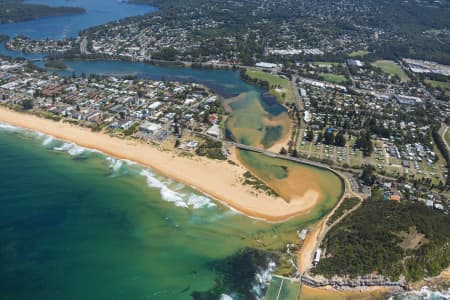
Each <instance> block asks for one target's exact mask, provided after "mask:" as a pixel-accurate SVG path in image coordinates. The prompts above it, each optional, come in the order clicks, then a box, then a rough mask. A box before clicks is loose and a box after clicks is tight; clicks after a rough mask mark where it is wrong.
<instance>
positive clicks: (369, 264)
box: [313, 192, 450, 281]
mask: <svg viewBox="0 0 450 300" xmlns="http://www.w3.org/2000/svg"><path fill="white" fill-rule="evenodd" d="M321 247H322V248H323V249H325V256H326V258H323V259H322V260H321V261H320V263H319V264H318V266H317V267H316V268H315V269H313V272H314V273H316V274H322V275H325V276H327V277H331V276H333V275H340V276H342V275H351V276H358V275H367V274H371V273H377V274H381V275H384V276H387V277H390V278H391V279H394V280H396V279H397V278H399V276H400V275H404V276H405V278H406V279H407V280H408V281H419V280H421V279H423V278H424V277H427V276H436V275H438V274H440V272H441V271H443V270H444V269H445V268H447V267H448V266H449V265H450V217H449V216H447V215H444V214H443V213H441V212H436V211H435V210H433V209H431V208H429V207H426V206H425V205H424V204H422V203H411V202H405V203H397V202H395V201H383V195H382V193H380V192H375V193H374V196H372V197H371V198H370V199H368V200H366V201H364V202H363V204H362V205H361V207H360V208H358V209H357V210H356V211H355V212H354V213H352V214H351V215H350V216H348V217H347V218H346V219H344V220H343V221H342V222H341V223H339V224H338V225H337V226H335V227H334V228H332V229H331V230H330V232H329V233H328V234H327V236H326V237H325V240H324V242H323V243H322V245H321Z"/></svg>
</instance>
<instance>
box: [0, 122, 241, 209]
mask: <svg viewBox="0 0 450 300" xmlns="http://www.w3.org/2000/svg"><path fill="white" fill-rule="evenodd" d="M0 130H5V131H9V132H24V133H32V134H33V135H34V137H35V138H42V137H44V138H45V139H44V140H43V141H42V143H41V144H42V145H43V146H48V145H50V144H51V143H52V142H55V141H56V142H60V143H62V144H61V145H57V146H54V147H50V148H48V149H49V150H55V151H61V152H66V153H68V154H69V155H70V156H78V155H81V154H83V153H84V152H91V153H99V154H101V155H102V156H104V159H105V160H106V161H108V162H109V168H110V169H112V170H113V172H117V171H119V170H120V168H121V167H122V166H123V165H124V163H125V164H127V165H129V166H132V165H138V166H140V167H141V168H142V170H141V172H140V175H142V176H144V177H145V178H146V179H147V185H148V186H150V187H152V188H158V189H159V190H160V194H161V197H162V198H163V200H165V201H167V202H172V203H174V204H175V205H176V206H178V207H184V208H193V209H199V208H211V207H216V206H217V205H216V204H215V203H214V202H213V201H212V199H211V198H210V197H208V196H204V195H200V194H196V193H195V192H180V190H182V189H184V188H186V187H187V186H186V185H184V184H182V183H179V182H174V181H172V180H171V179H170V178H167V179H158V178H157V177H158V175H157V174H156V173H154V172H153V171H151V170H149V169H147V168H146V167H145V166H142V165H140V164H138V163H136V162H134V161H132V160H128V159H120V158H115V157H112V156H110V155H108V154H106V153H104V152H102V151H99V150H97V149H91V148H87V147H82V146H79V145H77V144H76V143H73V142H71V141H66V140H64V139H60V138H57V137H54V136H51V135H49V134H45V133H42V132H39V131H35V130H31V129H28V128H22V127H17V126H14V125H11V124H8V123H3V122H0ZM171 184H176V185H175V187H174V188H170V187H169V186H170V185H171ZM192 188H193V189H194V190H196V191H197V189H196V188H195V187H192ZM199 193H200V192H199ZM227 207H228V206H227ZM228 208H229V209H232V210H233V211H236V210H234V209H233V208H231V207H228ZM236 212H237V211H236Z"/></svg>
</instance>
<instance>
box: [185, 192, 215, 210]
mask: <svg viewBox="0 0 450 300" xmlns="http://www.w3.org/2000/svg"><path fill="white" fill-rule="evenodd" d="M187 203H188V205H189V206H192V207H194V208H202V207H214V206H216V204H215V203H213V202H211V199H209V198H208V197H205V196H201V195H196V194H191V195H190V196H189V198H188V200H187Z"/></svg>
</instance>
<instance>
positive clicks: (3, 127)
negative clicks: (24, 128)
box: [0, 123, 19, 131]
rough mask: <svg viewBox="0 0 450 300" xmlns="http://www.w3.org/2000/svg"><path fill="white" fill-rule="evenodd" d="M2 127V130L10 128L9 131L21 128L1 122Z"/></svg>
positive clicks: (0, 127) (0, 126)
mask: <svg viewBox="0 0 450 300" xmlns="http://www.w3.org/2000/svg"><path fill="white" fill-rule="evenodd" d="M0 129H1V130H8V131H16V130H18V129H19V128H18V127H15V126H12V125H9V124H5V123H0Z"/></svg>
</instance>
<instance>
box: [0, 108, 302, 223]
mask: <svg viewBox="0 0 450 300" xmlns="http://www.w3.org/2000/svg"><path fill="white" fill-rule="evenodd" d="M0 121H3V122H7V123H9V124H13V125H15V126H19V127H22V128H28V129H31V130H36V131H38V132H42V133H45V134H48V135H51V136H54V137H56V138H59V139H62V140H65V141H70V142H74V143H76V144H78V145H80V146H82V147H87V148H90V149H96V150H99V151H102V152H104V153H106V154H108V155H111V156H113V157H117V158H122V159H128V160H131V161H134V162H137V163H140V164H142V165H144V166H148V167H150V168H151V169H152V170H155V171H156V172H158V173H160V174H162V175H165V176H167V177H170V178H173V179H175V180H177V181H179V182H182V183H184V184H187V185H189V186H192V187H193V188H195V189H198V190H199V191H201V192H203V193H205V194H207V195H209V196H211V197H213V198H215V199H217V200H219V201H221V202H223V203H224V204H226V205H229V206H231V207H233V208H234V209H237V210H239V211H241V212H243V213H245V214H246V215H248V216H250V217H254V218H260V219H265V220H268V221H272V222H279V221H284V220H286V219H288V218H290V217H292V216H295V215H300V214H304V213H305V212H306V211H307V210H308V209H309V208H305V207H304V206H299V205H297V204H296V203H295V202H292V203H290V202H286V201H284V200H283V199H282V198H281V197H273V196H270V195H266V194H255V193H254V191H253V189H252V187H250V186H246V185H243V184H242V176H243V174H244V173H245V172H246V170H245V169H244V168H242V167H240V166H236V165H233V164H230V163H228V162H223V161H214V160H207V159H202V158H199V157H192V158H188V157H185V156H178V155H176V154H175V153H172V152H167V151H160V150H158V149H157V148H156V147H153V146H150V145H148V144H145V143H142V142H139V141H137V140H124V139H119V138H112V137H110V136H108V135H105V134H101V133H94V132H92V131H90V130H88V129H84V128H80V127H78V126H73V125H69V124H67V123H62V122H53V121H50V120H46V119H42V118H38V117H36V116H33V115H27V114H22V113H18V112H13V111H9V110H6V109H0Z"/></svg>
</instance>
